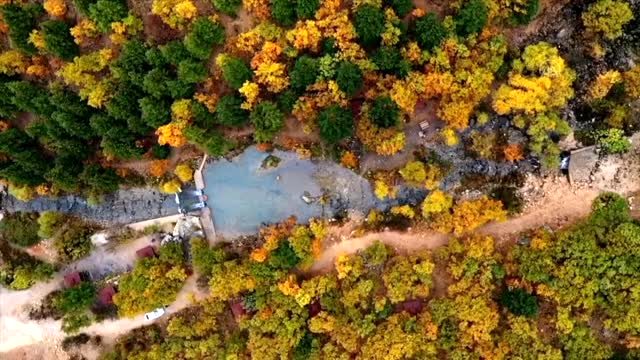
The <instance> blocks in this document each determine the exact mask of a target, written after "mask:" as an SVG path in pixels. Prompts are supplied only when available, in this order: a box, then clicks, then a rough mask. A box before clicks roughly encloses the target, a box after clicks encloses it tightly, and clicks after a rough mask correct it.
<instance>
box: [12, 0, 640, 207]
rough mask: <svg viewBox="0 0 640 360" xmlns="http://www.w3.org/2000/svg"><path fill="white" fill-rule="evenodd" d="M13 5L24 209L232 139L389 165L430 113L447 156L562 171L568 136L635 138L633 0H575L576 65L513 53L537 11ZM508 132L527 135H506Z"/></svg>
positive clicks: (94, 193) (248, 3) (380, 5)
mask: <svg viewBox="0 0 640 360" xmlns="http://www.w3.org/2000/svg"><path fill="white" fill-rule="evenodd" d="M2 3H3V5H2V6H1V8H0V15H1V18H2V22H1V23H0V25H1V26H0V32H1V33H2V35H3V41H2V45H1V47H2V51H1V52H0V90H2V93H3V97H2V99H0V116H1V118H2V120H1V122H0V125H1V126H0V130H1V132H0V155H1V157H0V178H2V179H3V180H4V181H5V182H7V183H8V184H9V185H10V191H11V193H12V194H13V195H14V196H16V197H18V198H20V199H23V200H27V199H29V198H31V197H33V196H35V195H36V194H38V195H49V194H53V195H57V194H61V193H83V194H85V195H87V196H90V197H91V198H94V199H96V198H99V196H101V195H103V194H107V193H110V192H113V191H115V190H117V189H118V188H119V186H121V185H123V184H125V185H126V184H129V183H135V179H133V178H135V176H132V174H131V172H130V171H125V170H126V169H124V168H123V167H122V164H124V163H126V162H127V161H129V160H136V159H141V158H145V159H156V160H162V159H165V158H166V157H167V156H169V153H170V151H171V149H177V148H181V147H185V146H189V145H191V146H194V147H195V148H197V149H199V150H200V151H203V152H206V153H209V154H210V155H213V156H220V155H224V154H225V153H227V152H229V151H230V150H232V149H234V148H235V147H238V146H242V145H244V144H246V142H245V141H244V140H242V139H238V138H235V137H234V136H229V134H231V133H233V131H232V130H233V129H235V128H243V129H244V128H248V129H249V131H248V132H245V134H247V133H248V134H250V135H252V138H253V141H255V142H256V143H261V144H262V143H276V144H283V143H286V140H287V136H285V135H282V133H283V132H285V131H289V132H291V131H293V132H296V128H299V130H302V133H304V134H306V135H305V136H309V139H313V140H312V141H315V142H323V143H324V144H326V145H327V146H330V147H337V148H340V147H341V146H345V144H347V142H346V141H345V140H347V139H350V140H355V141H356V142H355V143H356V144H359V146H360V149H361V150H360V151H361V152H370V153H375V154H378V155H381V156H388V155H393V154H396V153H398V152H399V151H401V150H403V149H404V148H405V146H406V144H407V133H406V131H407V129H405V126H404V125H405V124H406V123H407V122H408V121H410V120H413V119H415V118H416V114H417V113H418V112H422V113H424V112H425V111H426V112H429V113H430V114H432V115H433V116H432V117H433V120H434V121H440V122H441V123H442V127H443V128H442V131H441V139H440V140H438V141H441V142H444V143H445V144H447V145H450V146H456V145H457V144H459V143H460V140H463V142H464V143H470V144H471V145H470V146H471V148H472V152H473V153H474V154H476V155H478V156H479V157H481V158H486V159H490V160H505V159H506V161H513V162H517V161H521V160H523V159H525V158H527V157H534V158H539V159H541V160H542V161H541V162H542V164H543V165H545V166H546V167H548V168H554V167H555V166H557V164H558V162H559V159H558V157H559V154H560V149H559V147H558V144H557V143H558V140H559V139H561V138H562V137H563V136H565V135H567V134H569V133H570V132H571V131H572V130H575V131H576V134H577V135H579V136H581V137H582V138H583V139H588V140H589V141H591V142H596V143H599V144H601V145H602V148H603V149H604V151H606V152H611V153H616V152H624V151H626V150H627V149H628V145H627V143H626V140H625V137H624V135H629V134H630V133H631V132H632V131H633V129H635V128H637V126H636V125H637V121H638V116H637V110H634V108H633V107H631V106H630V105H629V104H630V103H631V102H633V101H635V100H637V99H638V95H639V94H640V69H639V68H638V66H635V67H634V66H632V64H633V62H626V63H625V62H624V61H619V60H620V59H619V57H620V53H621V51H618V49H626V50H625V51H627V50H628V51H637V47H638V41H639V38H640V35H639V34H638V31H637V29H638V18H639V16H638V6H637V4H636V5H632V3H633V2H627V1H623V0H598V1H578V2H576V3H579V4H576V5H575V6H574V9H573V10H574V11H577V13H578V15H579V16H577V17H575V19H573V20H572V21H574V22H575V23H576V24H575V26H576V27H578V28H579V29H583V30H584V31H582V33H581V35H580V36H581V37H582V39H581V40H583V42H584V45H581V46H582V47H581V48H580V49H578V52H582V53H581V54H580V55H579V56H573V58H571V59H569V57H568V56H567V55H566V54H567V50H570V49H567V46H565V44H563V43H561V42H560V43H554V42H545V41H537V42H527V43H526V44H522V43H514V41H513V39H514V38H515V37H516V36H515V35H514V34H516V33H517V32H518V31H519V30H520V29H524V28H525V27H526V26H528V25H527V24H530V23H531V21H533V20H534V19H535V18H536V16H537V15H538V14H539V13H540V12H541V11H542V10H541V9H540V7H541V4H540V2H539V0H518V1H502V0H468V1H467V0H458V1H453V2H448V3H447V4H446V5H443V6H436V7H429V9H430V10H429V11H427V10H425V9H423V8H419V7H415V5H414V3H413V2H411V1H407V0H390V1H380V0H378V1H361V0H356V1H353V2H342V1H336V0H331V1H318V0H297V1H295V0H273V1H267V0H244V1H240V0H213V1H211V2H209V1H196V0H153V1H151V2H150V4H143V3H138V2H134V3H135V4H132V3H129V4H128V3H127V2H126V1H124V0H75V1H65V0H45V1H44V2H42V3H40V2H35V1H15V2H14V1H3V2H2ZM129 5H131V6H132V7H131V8H130V7H128V6H129ZM245 18H246V19H245ZM240 19H244V20H242V21H241V20H240ZM232 23H233V24H236V23H237V24H236V25H231V24H232ZM238 24H239V25H238ZM633 29H636V30H633ZM585 61H587V62H595V63H598V64H599V66H597V67H593V68H591V69H587V70H584V63H585ZM575 67H578V68H579V69H578V70H579V71H577V70H576V68H575ZM425 106H427V108H426V109H425ZM567 106H570V107H571V108H572V109H581V113H583V114H584V116H582V115H583V114H578V115H580V116H578V120H579V121H580V119H581V118H583V117H584V118H586V117H587V116H589V118H590V119H594V121H590V122H578V123H576V121H575V120H572V119H571V118H568V117H567V114H566V111H565V110H566V109H567ZM504 121H507V126H508V129H509V131H510V133H511V134H517V133H519V134H520V135H519V136H515V135H514V136H510V139H504V138H500V137H499V136H493V135H492V133H490V131H491V124H493V123H497V122H500V123H504ZM483 127H484V128H487V129H489V130H488V131H489V132H487V131H475V130H474V131H472V132H468V131H467V129H469V128H483ZM349 144H354V143H353V142H349ZM502 152H504V153H505V156H496V155H495V154H500V153H502ZM349 154H351V153H349ZM349 154H348V155H347V156H351V157H353V155H349ZM347 163H353V160H352V161H350V162H347ZM175 187H176V184H175V181H174V182H173V183H167V184H166V186H165V187H164V188H165V189H166V190H171V189H175Z"/></svg>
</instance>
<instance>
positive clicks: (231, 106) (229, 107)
mask: <svg viewBox="0 0 640 360" xmlns="http://www.w3.org/2000/svg"><path fill="white" fill-rule="evenodd" d="M242 103H243V100H242V98H241V97H239V96H236V95H225V96H223V97H222V98H221V99H220V101H218V104H217V105H216V112H215V119H216V122H217V123H218V124H220V125H226V126H239V125H243V124H244V123H246V122H247V120H248V119H249V112H248V111H247V110H245V109H243V108H242V107H241V105H242Z"/></svg>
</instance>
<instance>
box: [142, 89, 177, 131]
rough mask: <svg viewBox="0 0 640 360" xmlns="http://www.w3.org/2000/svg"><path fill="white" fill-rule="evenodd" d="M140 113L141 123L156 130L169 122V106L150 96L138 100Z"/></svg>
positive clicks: (161, 100)
mask: <svg viewBox="0 0 640 360" xmlns="http://www.w3.org/2000/svg"><path fill="white" fill-rule="evenodd" d="M138 104H139V105H140V110H141V112H142V121H144V122H145V124H147V125H149V126H150V127H152V128H154V129H157V128H159V127H160V126H162V125H166V124H168V123H169V122H170V121H171V104H170V103H169V102H168V101H166V100H164V99H158V98H155V97H152V96H147V97H144V98H142V99H140V100H138Z"/></svg>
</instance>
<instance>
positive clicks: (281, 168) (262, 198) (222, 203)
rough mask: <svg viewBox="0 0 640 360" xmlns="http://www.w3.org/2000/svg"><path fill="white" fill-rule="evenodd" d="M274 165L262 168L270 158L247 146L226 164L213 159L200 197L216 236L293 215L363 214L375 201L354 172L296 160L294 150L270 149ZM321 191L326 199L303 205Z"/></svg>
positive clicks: (245, 231)
mask: <svg viewBox="0 0 640 360" xmlns="http://www.w3.org/2000/svg"><path fill="white" fill-rule="evenodd" d="M272 155H274V156H276V157H278V158H280V160H281V161H280V163H279V164H278V165H277V166H276V167H272V168H266V169H265V168H262V163H263V161H264V159H265V158H266V157H267V156H269V154H266V153H264V152H260V151H258V150H257V149H256V148H255V147H249V148H248V149H247V150H246V151H244V152H243V153H242V154H240V155H238V156H237V157H235V158H233V159H232V160H231V161H229V160H226V159H221V160H216V161H214V162H212V163H211V164H209V165H208V166H207V168H206V169H205V170H204V172H203V176H204V180H205V185H206V187H205V194H206V195H207V196H208V199H209V200H208V205H209V207H210V208H211V210H212V213H213V222H214V225H215V227H216V233H217V234H220V235H222V236H224V237H235V236H239V235H246V234H253V233H255V232H256V231H257V230H258V229H259V228H260V226H261V225H262V224H263V223H274V222H278V221H281V220H284V219H286V218H287V217H289V216H291V215H295V216H296V217H297V219H298V221H299V222H306V221H308V220H309V219H310V218H313V217H320V216H325V217H331V216H334V215H335V214H336V213H337V212H338V211H341V210H345V209H349V210H352V211H357V212H361V213H363V214H366V213H367V212H368V210H369V209H371V208H373V207H385V206H387V205H388V204H386V203H384V202H381V201H378V200H377V199H376V198H375V196H374V195H373V191H372V189H371V185H370V184H369V182H368V181H367V180H366V179H365V178H363V177H361V176H360V175H358V174H356V173H355V172H353V171H351V170H349V169H347V168H344V167H342V166H340V165H339V164H336V163H334V162H330V161H316V160H314V161H312V160H301V159H299V158H298V156H297V155H296V154H295V153H293V152H284V151H279V150H275V151H274V152H273V153H272ZM305 192H308V193H309V194H310V195H312V196H319V195H321V194H323V193H326V194H327V195H328V197H329V199H330V200H329V201H327V202H326V204H325V205H322V204H320V201H315V202H313V203H311V204H307V203H305V202H304V201H303V200H302V195H303V194H304V193H305Z"/></svg>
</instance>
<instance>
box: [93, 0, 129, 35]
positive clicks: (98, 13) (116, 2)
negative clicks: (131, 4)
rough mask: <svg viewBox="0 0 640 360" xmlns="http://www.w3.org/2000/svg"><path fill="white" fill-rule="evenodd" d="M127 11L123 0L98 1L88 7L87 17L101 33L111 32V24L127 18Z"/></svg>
mask: <svg viewBox="0 0 640 360" xmlns="http://www.w3.org/2000/svg"><path fill="white" fill-rule="evenodd" d="M128 14H129V9H128V8H127V3H126V1H124V0H98V1H96V2H95V4H91V5H89V17H90V18H91V20H93V22H95V23H96V25H97V26H98V29H99V30H100V31H102V32H108V31H110V30H111V23H113V22H116V21H120V20H122V19H124V18H126V17H127V15H128Z"/></svg>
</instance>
